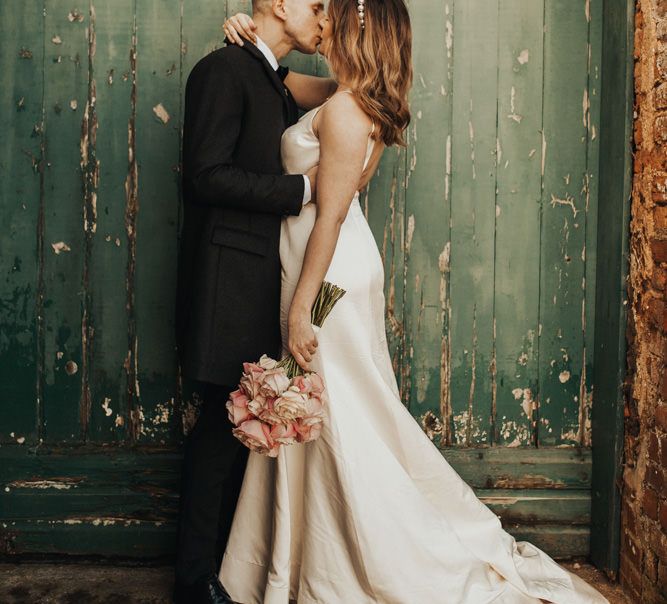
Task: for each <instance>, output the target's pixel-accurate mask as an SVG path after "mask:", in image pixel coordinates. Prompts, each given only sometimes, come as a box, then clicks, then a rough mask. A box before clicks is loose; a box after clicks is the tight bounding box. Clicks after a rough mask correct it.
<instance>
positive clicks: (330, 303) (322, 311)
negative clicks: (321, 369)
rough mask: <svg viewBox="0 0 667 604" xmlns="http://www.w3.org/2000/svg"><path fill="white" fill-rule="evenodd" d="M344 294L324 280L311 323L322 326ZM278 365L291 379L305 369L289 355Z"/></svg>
mask: <svg viewBox="0 0 667 604" xmlns="http://www.w3.org/2000/svg"><path fill="white" fill-rule="evenodd" d="M344 295H345V290H344V289H342V288H340V287H338V286H337V285H334V284H333V283H329V282H328V281H324V282H323V283H322V286H321V287H320V291H319V292H318V294H317V298H315V302H314V303H313V310H312V311H311V313H310V321H311V323H312V324H313V325H317V326H318V327H322V324H323V323H324V320H325V319H326V318H327V317H328V316H329V313H330V312H331V311H332V310H333V307H334V306H335V305H336V302H338V300H340V299H341V298H342V297H343V296H344ZM278 367H284V368H285V373H286V374H287V377H288V378H290V379H292V378H294V377H296V376H297V375H304V374H305V371H304V370H303V369H302V368H301V365H299V364H298V363H297V362H296V359H295V358H294V357H293V356H292V355H291V354H289V355H287V356H286V357H285V358H284V359H283V360H282V361H280V362H279V363H278Z"/></svg>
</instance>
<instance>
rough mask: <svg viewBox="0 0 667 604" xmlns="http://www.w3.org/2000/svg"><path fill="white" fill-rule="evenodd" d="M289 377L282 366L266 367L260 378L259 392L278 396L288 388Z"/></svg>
mask: <svg viewBox="0 0 667 604" xmlns="http://www.w3.org/2000/svg"><path fill="white" fill-rule="evenodd" d="M289 385H290V379H289V378H288V377H287V374H286V373H285V370H284V369H283V368H282V367H277V368H275V369H267V370H266V371H265V372H264V377H263V378H262V385H261V386H260V389H259V392H260V394H263V395H264V396H280V395H281V394H282V393H283V392H285V390H287V389H288V388H289Z"/></svg>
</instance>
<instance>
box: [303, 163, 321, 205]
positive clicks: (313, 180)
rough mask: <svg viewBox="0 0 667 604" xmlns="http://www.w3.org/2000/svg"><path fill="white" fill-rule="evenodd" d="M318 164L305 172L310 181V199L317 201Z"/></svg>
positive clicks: (313, 201)
mask: <svg viewBox="0 0 667 604" xmlns="http://www.w3.org/2000/svg"><path fill="white" fill-rule="evenodd" d="M318 168H319V166H314V167H312V168H311V169H310V170H308V172H306V178H307V179H308V180H309V181H310V201H311V202H312V203H316V202H317V170H318Z"/></svg>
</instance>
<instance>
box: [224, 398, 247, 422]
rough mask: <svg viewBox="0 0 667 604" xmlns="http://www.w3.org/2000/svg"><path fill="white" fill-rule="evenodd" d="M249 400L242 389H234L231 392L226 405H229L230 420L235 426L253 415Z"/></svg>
mask: <svg viewBox="0 0 667 604" xmlns="http://www.w3.org/2000/svg"><path fill="white" fill-rule="evenodd" d="M248 402H249V400H248V397H247V396H246V395H245V393H244V392H243V391H241V390H234V392H230V393H229V400H228V401H227V403H226V405H225V406H226V407H227V414H228V416H229V421H231V422H232V423H233V424H234V425H235V426H238V425H239V424H241V423H243V422H244V421H245V420H246V419H248V418H250V417H251V413H250V411H248Z"/></svg>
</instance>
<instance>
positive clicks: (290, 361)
mask: <svg viewBox="0 0 667 604" xmlns="http://www.w3.org/2000/svg"><path fill="white" fill-rule="evenodd" d="M344 294H345V290H343V289H341V288H339V287H337V286H335V285H333V284H331V283H327V282H326V281H325V282H324V283H323V284H322V287H321V288H320V291H319V293H318V296H317V299H316V300H315V303H314V304H313V308H312V311H311V313H310V322H309V321H308V319H307V317H308V315H307V314H304V313H303V312H300V311H299V309H298V306H297V307H295V308H294V311H292V309H290V318H289V322H288V331H289V334H290V343H289V349H290V351H294V354H292V353H290V354H288V355H287V356H286V357H285V358H284V359H282V360H281V361H280V362H278V361H276V360H275V359H272V358H270V357H268V356H267V355H262V357H261V358H260V359H259V361H257V362H255V363H251V362H246V363H243V374H242V376H241V380H240V382H239V387H238V389H237V390H234V391H233V392H231V393H230V395H229V400H228V401H227V404H226V407H227V412H228V416H229V420H230V421H231V422H232V424H233V425H234V428H233V430H232V433H233V434H234V436H236V438H238V439H239V440H240V441H241V442H242V443H243V444H244V445H246V446H247V447H248V448H249V449H251V450H252V451H255V452H257V453H261V454H263V455H268V456H269V457H276V456H277V455H278V451H279V449H280V446H281V445H291V444H295V443H305V442H310V441H312V440H315V439H316V438H317V437H318V436H319V435H320V432H321V430H322V422H323V421H324V415H325V407H326V401H327V398H326V389H325V385H324V381H323V380H322V378H321V377H320V376H319V375H318V374H317V373H314V372H311V371H310V370H309V365H308V363H310V361H311V360H312V356H311V355H312V354H313V353H314V352H315V349H316V348H317V340H316V338H315V329H319V328H320V327H321V326H322V323H323V322H324V320H325V319H326V317H327V316H328V315H329V313H330V312H331V310H332V309H333V307H334V305H335V304H336V302H337V301H338V300H340V298H341V297H342V296H343V295H344ZM311 323H312V325H311ZM295 355H296V358H295ZM304 367H305V370H304Z"/></svg>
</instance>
